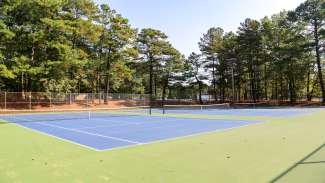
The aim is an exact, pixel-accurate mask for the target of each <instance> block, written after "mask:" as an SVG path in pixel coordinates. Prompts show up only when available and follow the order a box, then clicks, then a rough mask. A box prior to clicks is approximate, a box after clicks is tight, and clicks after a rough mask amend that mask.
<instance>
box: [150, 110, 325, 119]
mask: <svg viewBox="0 0 325 183" xmlns="http://www.w3.org/2000/svg"><path fill="white" fill-rule="evenodd" d="M320 110H325V109H324V108H279V109H277V108H275V109H272V108H269V109H267V108H264V109H263V108H261V109H223V110H220V109H208V110H206V109H204V110H191V109H189V110H187V109H180V110H177V109H170V110H169V109H166V111H165V112H166V114H200V115H232V116H257V117H258V116H260V117H291V116H303V115H307V114H312V113H315V112H318V111H320ZM155 112H158V113H162V111H157V110H156V111H155Z"/></svg>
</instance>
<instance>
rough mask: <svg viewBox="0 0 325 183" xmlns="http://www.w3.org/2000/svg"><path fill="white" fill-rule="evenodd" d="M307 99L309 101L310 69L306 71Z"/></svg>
mask: <svg viewBox="0 0 325 183" xmlns="http://www.w3.org/2000/svg"><path fill="white" fill-rule="evenodd" d="M306 92H307V101H308V102H310V101H311V93H310V70H309V71H308V74H307V91H306Z"/></svg>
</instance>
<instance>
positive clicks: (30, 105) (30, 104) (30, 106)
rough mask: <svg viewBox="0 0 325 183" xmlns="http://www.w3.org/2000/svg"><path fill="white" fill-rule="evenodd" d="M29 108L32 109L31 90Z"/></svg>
mask: <svg viewBox="0 0 325 183" xmlns="http://www.w3.org/2000/svg"><path fill="white" fill-rule="evenodd" d="M29 110H32V92H29Z"/></svg>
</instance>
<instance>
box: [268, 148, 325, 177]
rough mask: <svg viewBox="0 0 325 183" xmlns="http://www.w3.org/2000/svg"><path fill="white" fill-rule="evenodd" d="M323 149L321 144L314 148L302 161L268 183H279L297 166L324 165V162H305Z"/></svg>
mask: <svg viewBox="0 0 325 183" xmlns="http://www.w3.org/2000/svg"><path fill="white" fill-rule="evenodd" d="M324 147H325V143H324V144H322V145H321V146H319V147H318V148H316V149H315V150H314V151H313V152H311V153H309V154H308V155H307V156H305V157H304V158H303V159H301V160H300V161H298V162H297V163H295V164H293V165H292V166H291V167H289V168H288V169H287V170H285V171H284V172H282V173H281V174H280V175H278V176H277V177H275V178H274V179H272V180H271V181H270V183H275V182H277V181H279V180H280V179H282V178H283V177H285V176H286V175H288V174H289V173H290V172H291V171H293V170H294V169H295V168H297V167H298V166H299V165H302V164H319V163H325V161H314V162H308V161H306V160H307V159H309V158H310V157H312V156H313V155H315V154H316V153H317V152H319V151H320V150H321V149H323V148H324Z"/></svg>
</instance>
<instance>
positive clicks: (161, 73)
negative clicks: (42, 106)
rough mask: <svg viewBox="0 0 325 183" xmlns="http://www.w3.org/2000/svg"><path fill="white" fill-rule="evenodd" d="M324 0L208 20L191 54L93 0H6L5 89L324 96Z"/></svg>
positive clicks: (0, 37)
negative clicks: (221, 22) (235, 20)
mask: <svg viewBox="0 0 325 183" xmlns="http://www.w3.org/2000/svg"><path fill="white" fill-rule="evenodd" d="M324 26H325V1H324V0H306V1H305V2H304V3H302V4H301V5H300V6H298V7H297V8H296V9H295V10H293V11H282V12H279V13H278V14H275V15H273V16H271V17H264V18H262V19H261V20H254V19H251V18H247V19H245V20H243V22H242V23H240V25H239V28H238V30H237V31H235V32H225V31H224V30H223V29H222V28H220V27H211V28H210V29H208V30H207V32H206V33H204V34H202V37H201V39H200V40H199V43H198V46H199V48H200V53H192V54H191V55H189V57H188V58H185V56H184V55H183V54H182V53H180V51H178V50H177V49H176V48H175V47H174V46H173V45H172V44H171V43H170V42H169V40H168V36H167V35H166V34H165V33H164V32H162V31H160V30H156V29H152V28H145V29H142V30H139V29H137V28H135V27H132V26H131V25H130V23H129V20H128V19H127V18H125V17H123V15H121V14H120V13H119V12H117V11H116V10H114V9H112V8H111V7H110V6H109V5H108V4H103V5H97V4H95V2H94V1H93V0H64V1H63V0H28V1H23V0H2V1H0V90H1V91H8V92H10V91H17V92H18V91H21V92H31V91H33V92H37V91H40V92H77V93H81V92H96V93H99V92H104V93H114V92H119V93H147V94H150V95H151V97H152V99H157V100H160V99H161V100H162V101H164V100H165V99H167V98H191V99H195V100H197V101H198V102H200V103H204V101H203V95H205V96H209V97H210V98H211V97H212V98H213V100H212V101H214V102H225V101H228V100H236V101H253V102H257V101H260V100H288V101H291V102H295V101H297V100H309V101H310V100H312V99H313V98H321V99H322V101H324V102H325V83H324V69H323V66H324V55H325V54H324V53H325V52H324V50H325V49H324V42H325V29H324Z"/></svg>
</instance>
